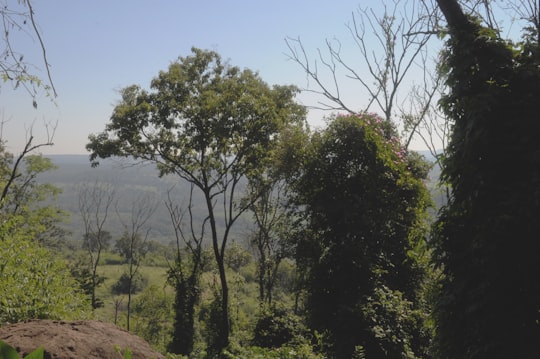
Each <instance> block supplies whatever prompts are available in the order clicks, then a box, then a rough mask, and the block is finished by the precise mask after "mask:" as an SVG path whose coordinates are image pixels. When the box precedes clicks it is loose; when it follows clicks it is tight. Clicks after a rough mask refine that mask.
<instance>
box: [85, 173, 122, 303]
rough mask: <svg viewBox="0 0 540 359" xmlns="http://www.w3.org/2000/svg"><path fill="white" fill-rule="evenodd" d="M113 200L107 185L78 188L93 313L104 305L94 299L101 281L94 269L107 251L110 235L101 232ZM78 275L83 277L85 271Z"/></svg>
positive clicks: (103, 230) (111, 189)
mask: <svg viewBox="0 0 540 359" xmlns="http://www.w3.org/2000/svg"><path fill="white" fill-rule="evenodd" d="M114 199H115V194H114V189H113V188H112V187H111V186H110V185H106V184H99V183H97V182H95V183H93V184H88V183H83V184H81V185H80V186H79V212H80V214H81V217H82V220H83V224H84V233H83V245H82V247H83V249H84V250H85V251H86V253H87V254H88V260H89V263H88V264H89V266H88V272H89V273H88V274H89V275H90V276H89V280H90V281H89V283H87V290H88V291H89V292H90V298H91V301H92V308H94V309H96V308H99V307H101V306H102V305H103V302H102V301H100V300H99V299H98V298H96V288H97V287H98V286H99V285H100V284H101V283H103V280H104V279H103V278H102V277H100V276H99V275H98V273H97V269H98V266H99V260H100V258H101V253H102V251H104V250H107V248H108V246H109V245H110V241H111V239H112V236H111V234H110V233H109V232H108V231H106V230H105V229H104V228H105V224H106V223H107V220H108V217H109V209H110V207H111V205H112V204H113V202H114ZM81 274H84V270H83V272H82V273H81Z"/></svg>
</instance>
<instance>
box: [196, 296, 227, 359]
mask: <svg viewBox="0 0 540 359" xmlns="http://www.w3.org/2000/svg"><path fill="white" fill-rule="evenodd" d="M221 307H222V303H221V296H220V295H219V293H217V292H214V298H213V300H212V301H211V302H210V303H208V304H206V305H204V306H202V307H201V309H200V311H199V320H200V321H201V322H203V323H204V326H203V328H202V335H203V337H204V339H205V341H206V353H207V356H208V358H218V357H219V356H220V354H221V352H222V350H223V349H224V348H226V347H227V346H228V344H229V343H225V342H224V340H225V336H224V335H223V330H224V329H225V328H223V311H222V310H221ZM227 341H228V338H227Z"/></svg>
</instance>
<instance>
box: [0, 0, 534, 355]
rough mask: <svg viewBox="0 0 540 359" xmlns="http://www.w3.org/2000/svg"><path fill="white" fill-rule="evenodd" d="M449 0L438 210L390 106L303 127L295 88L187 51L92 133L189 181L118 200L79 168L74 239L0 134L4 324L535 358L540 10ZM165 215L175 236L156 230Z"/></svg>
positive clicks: (379, 351) (203, 349)
mask: <svg viewBox="0 0 540 359" xmlns="http://www.w3.org/2000/svg"><path fill="white" fill-rule="evenodd" d="M438 4H439V7H440V9H441V10H442V12H443V15H444V16H445V18H446V19H447V23H448V28H447V33H446V39H447V43H446V47H445V50H444V51H443V54H442V57H441V63H440V67H439V74H440V75H441V76H442V78H444V79H445V81H446V86H447V87H446V90H447V91H446V93H445V95H444V96H443V97H442V98H441V101H440V105H441V107H442V109H443V110H444V113H445V116H446V117H447V119H448V120H449V121H451V123H452V124H453V126H452V133H451V137H450V143H449V146H448V148H446V149H445V152H444V154H443V155H440V156H439V157H438V159H437V160H438V161H439V162H440V163H441V164H442V182H443V184H444V185H445V186H447V187H446V188H447V193H448V202H447V203H446V204H445V205H444V206H443V207H442V208H441V210H440V212H439V213H438V214H437V218H436V220H435V221H434V222H433V223H430V220H431V218H430V216H429V213H430V211H429V209H430V205H431V199H430V196H429V192H428V189H427V188H426V177H427V174H428V171H429V169H430V165H429V164H428V163H426V161H425V160H424V159H423V158H422V157H421V156H419V155H418V154H416V153H414V152H411V151H409V150H408V149H407V148H406V147H405V146H404V145H403V143H404V142H405V141H403V140H402V139H401V138H400V136H399V132H398V130H397V129H396V126H395V124H393V123H392V121H391V119H390V118H389V117H390V116H386V118H381V117H380V116H378V115H376V114H372V113H368V112H362V113H348V114H347V115H337V114H336V115H332V116H330V117H329V118H328V126H327V127H326V128H324V129H321V130H317V131H312V130H310V129H309V127H308V126H307V124H306V120H305V114H306V109H305V108H304V107H303V106H300V105H299V104H297V103H296V102H295V95H296V93H297V92H298V90H297V89H296V88H295V87H293V86H269V85H267V84H266V83H265V82H264V81H262V79H261V78H260V77H259V76H258V74H256V73H254V72H252V71H250V70H247V69H246V70H241V69H239V68H237V67H234V66H232V65H230V64H228V63H224V62H223V61H222V60H221V58H220V56H219V54H217V53H216V52H213V51H205V50H200V49H196V48H194V49H193V50H192V54H191V55H190V56H186V57H181V58H179V59H178V60H177V61H176V62H174V63H172V64H171V65H170V66H169V68H168V70H167V71H162V72H160V73H159V74H158V76H157V77H156V78H155V79H154V80H153V81H152V83H151V86H150V90H144V89H143V88H141V87H140V86H138V85H133V86H129V87H126V88H125V89H123V90H122V91H121V96H122V98H121V101H120V102H119V103H118V104H117V106H116V107H115V109H114V111H113V114H112V116H111V119H110V122H109V123H108V124H107V125H106V127H105V129H104V131H103V132H101V133H99V134H91V135H90V136H89V143H88V145H87V149H88V150H89V151H90V152H91V160H92V162H93V164H94V165H95V166H97V165H98V164H99V162H98V161H100V160H102V159H106V158H110V157H124V158H128V159H130V160H134V161H141V162H144V163H147V164H150V165H151V166H152V168H153V169H154V175H155V177H156V178H157V177H165V178H164V180H165V179H166V180H167V181H170V183H172V184H178V185H179V187H178V188H177V190H173V189H171V187H169V189H168V190H167V191H165V192H164V193H156V192H155V191H154V192H152V191H151V190H150V191H143V190H141V191H140V192H136V193H135V196H128V197H134V198H128V200H130V201H129V205H128V206H127V207H128V208H129V210H126V211H119V210H118V208H120V207H119V206H118V205H117V203H118V201H120V200H123V201H124V200H126V199H125V197H124V198H122V199H121V198H120V195H124V196H125V194H121V193H120V192H121V191H119V192H116V190H115V187H114V186H111V185H110V184H108V183H100V182H90V181H88V180H86V181H81V183H80V185H79V187H78V191H77V196H78V198H77V203H78V207H77V208H72V209H71V210H70V211H71V212H72V213H73V214H75V215H77V216H79V217H80V219H81V223H82V224H83V226H82V227H83V228H82V229H81V232H80V234H79V235H78V237H75V238H72V239H71V240H69V239H68V236H69V233H67V232H66V231H65V230H62V227H61V225H60V224H61V221H63V220H64V219H65V217H66V215H67V214H68V213H66V212H64V211H62V210H60V209H59V208H57V207H56V206H55V205H54V201H53V200H54V197H55V196H56V195H57V194H58V191H59V189H58V188H56V187H54V186H52V185H50V184H44V183H41V182H38V181H37V177H38V176H40V175H41V174H42V173H43V172H47V171H50V170H52V169H53V167H54V166H53V164H52V163H51V161H50V160H49V159H47V158H43V157H42V156H40V155H36V154H34V152H35V150H38V149H39V147H40V145H34V144H33V143H32V141H33V139H32V138H31V137H30V138H29V140H28V143H27V146H26V148H25V150H24V151H23V152H22V153H21V154H20V155H13V154H12V153H9V152H8V151H7V150H6V148H5V142H0V158H1V161H0V190H2V191H1V197H0V251H1V253H2V256H1V257H0V324H2V323H5V322H15V321H21V320H25V319H29V318H63V319H69V318H83V317H91V318H98V319H101V320H107V321H111V322H114V323H115V324H117V325H119V326H122V327H125V328H126V329H127V330H129V331H132V332H134V333H137V334H139V335H141V336H142V337H143V338H145V339H146V340H147V341H149V342H150V343H151V344H152V345H153V346H154V347H155V348H157V349H158V350H160V351H163V352H167V353H168V354H169V355H170V356H171V357H175V356H179V357H181V356H187V357H190V358H218V357H224V358H252V357H261V358H327V357H329V358H337V359H341V358H343V359H346V358H347V359H348V358H368V359H378V358H407V359H416V358H424V359H427V358H448V359H458V358H459V359H461V358H464V359H469V358H470V359H473V358H475V359H476V358H510V357H518V358H538V356H539V355H540V347H539V344H538V343H539V342H540V326H539V320H540V318H539V316H540V315H539V313H540V286H539V284H538V283H539V282H538V280H537V275H538V274H539V273H540V267H539V263H540V262H538V261H537V259H536V254H537V253H538V251H537V247H538V244H537V243H536V242H537V238H536V237H537V233H538V232H539V231H540V228H538V221H537V218H538V216H539V215H540V213H539V212H540V206H539V203H540V200H539V198H538V186H539V181H540V174H539V173H538V154H539V145H538V141H536V140H535V135H536V134H537V133H538V132H539V131H538V130H539V128H538V127H539V126H540V125H539V123H540V122H539V121H538V120H539V119H538V114H537V113H536V111H535V109H536V107H535V105H536V101H537V99H538V98H540V70H539V68H540V55H539V54H540V44H539V36H540V34H539V29H540V20H536V21H537V25H538V26H537V27H530V28H528V29H527V32H526V36H524V38H523V40H522V41H520V42H512V41H509V40H505V39H503V38H501V36H500V34H499V33H498V32H497V31H495V29H494V28H491V27H489V26H483V25H482V23H481V21H479V20H478V19H476V18H473V17H470V16H468V15H466V14H465V13H464V12H463V10H462V8H461V6H460V4H459V3H458V2H457V1H443V0H439V1H438ZM535 19H536V18H535ZM387 115H388V114H387ZM46 145H48V144H46ZM516 159H520V161H517V160H516ZM146 189H148V188H146ZM159 208H161V209H162V210H164V212H162V213H165V214H166V216H165V217H166V219H167V221H168V222H169V225H170V228H171V229H172V230H171V232H170V233H173V235H171V236H169V237H168V238H167V239H166V240H163V239H164V238H163V237H160V239H161V241H156V240H154V239H153V236H152V228H151V223H152V222H151V218H152V217H153V216H154V215H155V213H156V211H157V210H158V209H159ZM112 217H116V218H117V220H116V222H111V218H112ZM241 221H243V224H246V223H247V224H248V225H242V226H240V223H241ZM112 223H114V224H112ZM431 224H433V227H432V231H430V229H431V227H430V225H431Z"/></svg>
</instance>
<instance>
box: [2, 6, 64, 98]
mask: <svg viewBox="0 0 540 359" xmlns="http://www.w3.org/2000/svg"><path fill="white" fill-rule="evenodd" d="M32 3H33V1H31V0H23V1H17V2H16V3H15V2H10V1H9V0H5V1H2V4H1V5H0V20H1V22H2V28H3V29H4V31H2V48H0V80H1V82H0V88H1V84H2V83H5V82H9V83H11V84H12V86H13V88H14V89H17V88H19V87H23V88H24V89H26V91H27V92H28V93H29V94H30V95H31V96H32V98H33V106H34V107H37V102H36V95H37V90H38V88H40V87H43V88H44V90H45V92H46V94H47V96H51V95H54V96H56V89H55V88H54V84H53V81H52V78H51V73H50V72H49V70H50V69H49V68H50V65H49V62H48V60H47V56H46V51H45V45H44V42H43V39H42V37H41V33H40V31H39V30H38V25H37V23H36V21H35V19H34V16H35V11H34V8H33V6H32ZM17 32H21V33H22V34H24V35H26V36H29V37H30V38H31V39H32V40H33V42H35V43H38V44H39V48H40V50H41V51H42V56H43V59H42V60H43V64H44V65H45V70H46V73H47V76H48V82H43V81H42V80H41V79H40V78H39V77H38V76H36V75H35V74H33V73H32V71H31V69H32V68H35V66H34V65H32V64H30V63H28V62H26V61H25V58H24V54H23V53H21V52H19V51H18V47H17V46H16V44H15V43H14V42H13V41H12V40H13V39H14V38H15V39H16V38H17V36H14V34H16V33H17Z"/></svg>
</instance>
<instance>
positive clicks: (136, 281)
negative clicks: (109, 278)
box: [111, 273, 148, 294]
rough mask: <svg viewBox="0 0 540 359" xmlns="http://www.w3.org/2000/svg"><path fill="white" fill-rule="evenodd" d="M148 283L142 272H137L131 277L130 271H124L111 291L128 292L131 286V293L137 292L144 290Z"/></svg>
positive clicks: (115, 292)
mask: <svg viewBox="0 0 540 359" xmlns="http://www.w3.org/2000/svg"><path fill="white" fill-rule="evenodd" d="M147 284H148V281H147V280H146V279H145V278H144V277H143V276H142V274H140V273H135V274H134V275H133V278H131V277H130V275H129V273H122V275H121V276H120V278H119V279H118V281H117V282H116V283H115V284H114V285H113V287H112V288H111V291H112V293H113V294H128V293H129V290H130V288H131V294H136V293H138V292H140V291H142V290H143V289H144V288H145V287H146V285H147Z"/></svg>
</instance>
